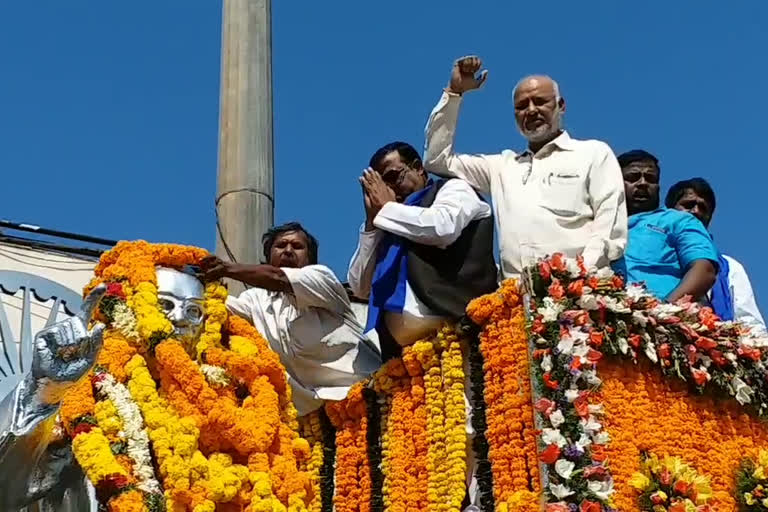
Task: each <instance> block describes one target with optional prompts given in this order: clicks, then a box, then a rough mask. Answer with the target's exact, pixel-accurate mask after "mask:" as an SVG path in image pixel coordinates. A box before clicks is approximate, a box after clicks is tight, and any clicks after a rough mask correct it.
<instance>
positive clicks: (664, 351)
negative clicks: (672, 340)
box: [658, 343, 672, 359]
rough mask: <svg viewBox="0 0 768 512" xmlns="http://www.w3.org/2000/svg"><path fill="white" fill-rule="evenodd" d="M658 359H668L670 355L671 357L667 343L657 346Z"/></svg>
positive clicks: (670, 350)
mask: <svg viewBox="0 0 768 512" xmlns="http://www.w3.org/2000/svg"><path fill="white" fill-rule="evenodd" d="M658 352H659V357H660V358H662V359H668V358H669V356H670V355H672V349H671V348H670V346H669V343H662V344H661V345H659V350H658Z"/></svg>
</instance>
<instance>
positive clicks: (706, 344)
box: [696, 336, 717, 352]
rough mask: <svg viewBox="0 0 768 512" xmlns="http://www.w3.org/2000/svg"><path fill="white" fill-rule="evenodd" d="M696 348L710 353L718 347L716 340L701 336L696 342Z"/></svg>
mask: <svg viewBox="0 0 768 512" xmlns="http://www.w3.org/2000/svg"><path fill="white" fill-rule="evenodd" d="M696 346H697V347H698V348H700V349H701V350H704V351H706V352H709V351H710V350H712V349H713V348H715V347H717V342H716V341H715V340H713V339H712V338H707V337H705V336H699V339H697V340H696Z"/></svg>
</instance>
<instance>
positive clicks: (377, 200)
mask: <svg viewBox="0 0 768 512" xmlns="http://www.w3.org/2000/svg"><path fill="white" fill-rule="evenodd" d="M360 183H362V185H363V190H364V192H365V195H366V198H367V199H366V210H365V213H366V217H367V218H368V219H370V222H371V224H373V219H375V218H376V215H378V213H379V211H380V210H381V209H382V208H383V207H384V205H385V204H387V203H389V202H391V201H397V195H396V194H395V191H394V190H392V189H391V188H390V187H389V185H387V184H386V183H384V180H383V179H382V177H381V175H380V174H379V173H377V172H376V171H374V170H373V169H371V168H370V167H369V168H367V169H366V170H364V171H363V176H362V177H361V178H360ZM369 204H370V206H369Z"/></svg>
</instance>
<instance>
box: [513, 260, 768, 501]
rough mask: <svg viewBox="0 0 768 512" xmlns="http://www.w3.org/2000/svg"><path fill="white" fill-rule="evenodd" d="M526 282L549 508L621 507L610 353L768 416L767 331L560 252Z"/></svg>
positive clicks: (532, 271) (530, 273)
mask: <svg viewBox="0 0 768 512" xmlns="http://www.w3.org/2000/svg"><path fill="white" fill-rule="evenodd" d="M526 279H527V284H528V287H529V288H530V290H529V291H530V292H531V296H532V297H531V302H530V317H529V330H530V334H531V340H532V344H533V347H532V349H533V359H534V375H535V384H536V395H537V396H538V397H539V398H538V400H537V401H536V402H535V409H536V411H537V413H538V415H539V417H540V420H541V422H542V426H541V435H540V438H539V440H540V446H541V452H540V460H541V462H542V463H544V464H545V466H546V468H547V472H546V478H547V482H548V486H547V489H546V492H547V498H548V510H549V512H560V511H566V510H570V508H568V507H569V506H577V507H578V508H579V510H580V511H595V512H597V511H605V510H612V509H611V505H610V496H611V494H612V493H613V480H612V478H611V475H610V471H609V469H608V467H607V466H606V464H605V462H606V461H605V459H606V456H605V446H606V444H607V443H608V442H609V441H610V436H609V435H608V433H607V432H605V431H604V430H603V426H602V424H601V420H600V418H601V415H602V413H603V407H602V406H601V404H599V403H596V391H597V390H598V389H599V387H600V384H601V380H600V377H599V375H598V371H597V366H598V363H599V361H600V360H601V359H602V358H603V357H604V356H605V355H611V356H619V357H626V358H629V359H631V360H633V361H637V359H638V358H641V357H644V358H647V359H649V360H650V361H651V362H653V363H655V364H657V365H659V366H660V367H661V369H662V371H663V372H664V373H665V374H667V375H670V376H674V377H676V378H679V379H682V380H684V381H686V382H688V383H689V384H690V385H691V386H692V387H693V389H694V390H695V391H697V392H704V391H708V392H712V393H720V394H725V395H728V396H732V397H734V398H735V399H736V400H738V401H739V403H741V404H742V405H747V404H748V405H749V406H751V408H752V410H753V411H754V412H756V413H757V414H759V415H761V416H764V415H765V414H766V413H768V372H766V367H765V361H766V349H767V348H768V336H766V335H765V333H762V332H750V331H749V330H747V329H745V328H744V327H743V326H741V325H739V324H736V323H733V322H722V321H720V320H719V319H718V317H717V316H716V315H715V314H714V313H713V312H712V310H711V308H708V307H705V306H702V305H700V304H698V303H696V302H692V301H690V300H687V299H683V300H680V301H678V302H677V303H674V304H670V303H665V302H663V301H660V300H659V299H657V298H655V297H654V296H653V295H651V294H650V293H649V292H648V291H647V290H646V289H645V287H644V286H642V285H630V286H628V287H625V283H624V280H623V279H622V277H621V276H619V275H617V274H615V273H614V272H613V271H612V270H611V269H609V268H604V269H601V270H599V271H596V272H589V271H587V269H586V268H585V267H584V265H583V263H582V261H581V259H570V258H565V257H563V256H562V255H560V254H555V255H553V256H552V257H551V258H547V259H545V260H542V261H540V262H539V263H538V264H537V265H535V266H534V267H532V268H530V269H529V270H528V272H527V275H526Z"/></svg>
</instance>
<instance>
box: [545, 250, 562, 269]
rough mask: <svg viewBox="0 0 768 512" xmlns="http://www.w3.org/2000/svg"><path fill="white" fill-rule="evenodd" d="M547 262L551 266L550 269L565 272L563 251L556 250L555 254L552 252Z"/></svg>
mask: <svg viewBox="0 0 768 512" xmlns="http://www.w3.org/2000/svg"><path fill="white" fill-rule="evenodd" d="M549 263H550V265H551V266H552V270H555V271H557V272H565V270H566V266H565V259H564V258H563V253H560V252H556V253H555V254H553V255H552V258H550V260H549Z"/></svg>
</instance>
